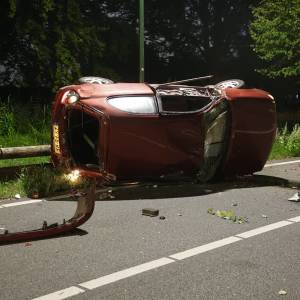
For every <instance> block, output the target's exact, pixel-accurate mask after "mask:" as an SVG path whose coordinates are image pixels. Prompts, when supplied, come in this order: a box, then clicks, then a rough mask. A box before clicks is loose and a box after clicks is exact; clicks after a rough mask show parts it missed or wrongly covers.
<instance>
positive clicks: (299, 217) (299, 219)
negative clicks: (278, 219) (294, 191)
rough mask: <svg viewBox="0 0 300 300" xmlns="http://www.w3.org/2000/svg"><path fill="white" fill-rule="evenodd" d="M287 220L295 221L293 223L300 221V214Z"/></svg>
mask: <svg viewBox="0 0 300 300" xmlns="http://www.w3.org/2000/svg"><path fill="white" fill-rule="evenodd" d="M288 221H290V222H295V223H297V222H300V216H298V217H295V218H291V219H288Z"/></svg>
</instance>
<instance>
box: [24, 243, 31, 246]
mask: <svg viewBox="0 0 300 300" xmlns="http://www.w3.org/2000/svg"><path fill="white" fill-rule="evenodd" d="M30 246H32V243H29V242H27V243H25V245H24V247H30Z"/></svg>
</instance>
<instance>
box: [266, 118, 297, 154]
mask: <svg viewBox="0 0 300 300" xmlns="http://www.w3.org/2000/svg"><path fill="white" fill-rule="evenodd" d="M295 156H300V126H299V125H298V124H296V125H295V126H294V127H293V129H292V131H290V130H288V128H287V126H285V127H284V128H283V129H282V130H278V132H277V136H276V138H275V142H274V145H273V148H272V152H271V155H270V159H276V158H284V157H295Z"/></svg>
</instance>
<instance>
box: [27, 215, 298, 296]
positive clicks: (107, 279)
mask: <svg viewBox="0 0 300 300" xmlns="http://www.w3.org/2000/svg"><path fill="white" fill-rule="evenodd" d="M296 222H300V216H297V217H294V218H290V219H288V220H284V221H280V222H276V223H273V224H269V225H266V226H262V227H258V228H256V229H253V230H249V231H245V232H243V233H240V234H237V235H235V236H230V237H227V238H224V239H221V240H218V241H215V242H212V243H208V244H205V245H202V246H199V247H195V248H192V249H189V250H186V251H183V252H179V253H176V254H173V255H170V256H169V257H162V258H160V259H157V260H153V261H149V262H147V263H144V264H141V265H137V266H135V267H132V268H128V269H125V270H122V271H119V272H115V273H112V274H109V275H105V276H102V277H99V278H96V279H92V280H90V281H86V282H83V283H80V284H78V285H79V286H81V287H83V288H86V289H88V290H93V289H96V288H98V287H101V286H104V285H107V284H110V283H113V282H117V281H119V280H122V279H125V278H128V277H131V276H134V275H137V274H141V273H143V272H146V271H149V270H153V269H156V268H159V267H162V266H165V265H168V264H170V263H174V262H176V260H183V259H185V258H188V257H191V256H194V255H198V254H201V253H205V252H208V251H211V250H214V249H217V248H220V247H223V246H226V245H229V244H232V243H235V242H239V241H242V240H244V239H247V238H250V237H253V236H256V235H259V234H262V233H265V232H268V231H271V230H275V229H279V228H281V227H285V226H287V225H291V224H295V223H296ZM174 259H175V260H174ZM84 292H85V291H84V290H83V289H80V288H78V287H75V286H71V287H69V288H67V289H64V290H61V291H57V292H54V293H51V294H48V295H45V296H41V297H39V298H34V299H33V300H60V299H66V298H69V297H72V296H75V295H78V294H80V293H84Z"/></svg>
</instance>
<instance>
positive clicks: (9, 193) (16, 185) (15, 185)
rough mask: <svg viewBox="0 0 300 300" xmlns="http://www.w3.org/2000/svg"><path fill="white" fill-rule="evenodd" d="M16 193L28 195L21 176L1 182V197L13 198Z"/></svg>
mask: <svg viewBox="0 0 300 300" xmlns="http://www.w3.org/2000/svg"><path fill="white" fill-rule="evenodd" d="M16 194H20V195H21V196H26V193H25V191H24V188H23V184H22V180H21V179H20V178H19V179H15V180H9V181H5V182H1V183H0V199H1V198H13V197H14V196H15V195H16Z"/></svg>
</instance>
